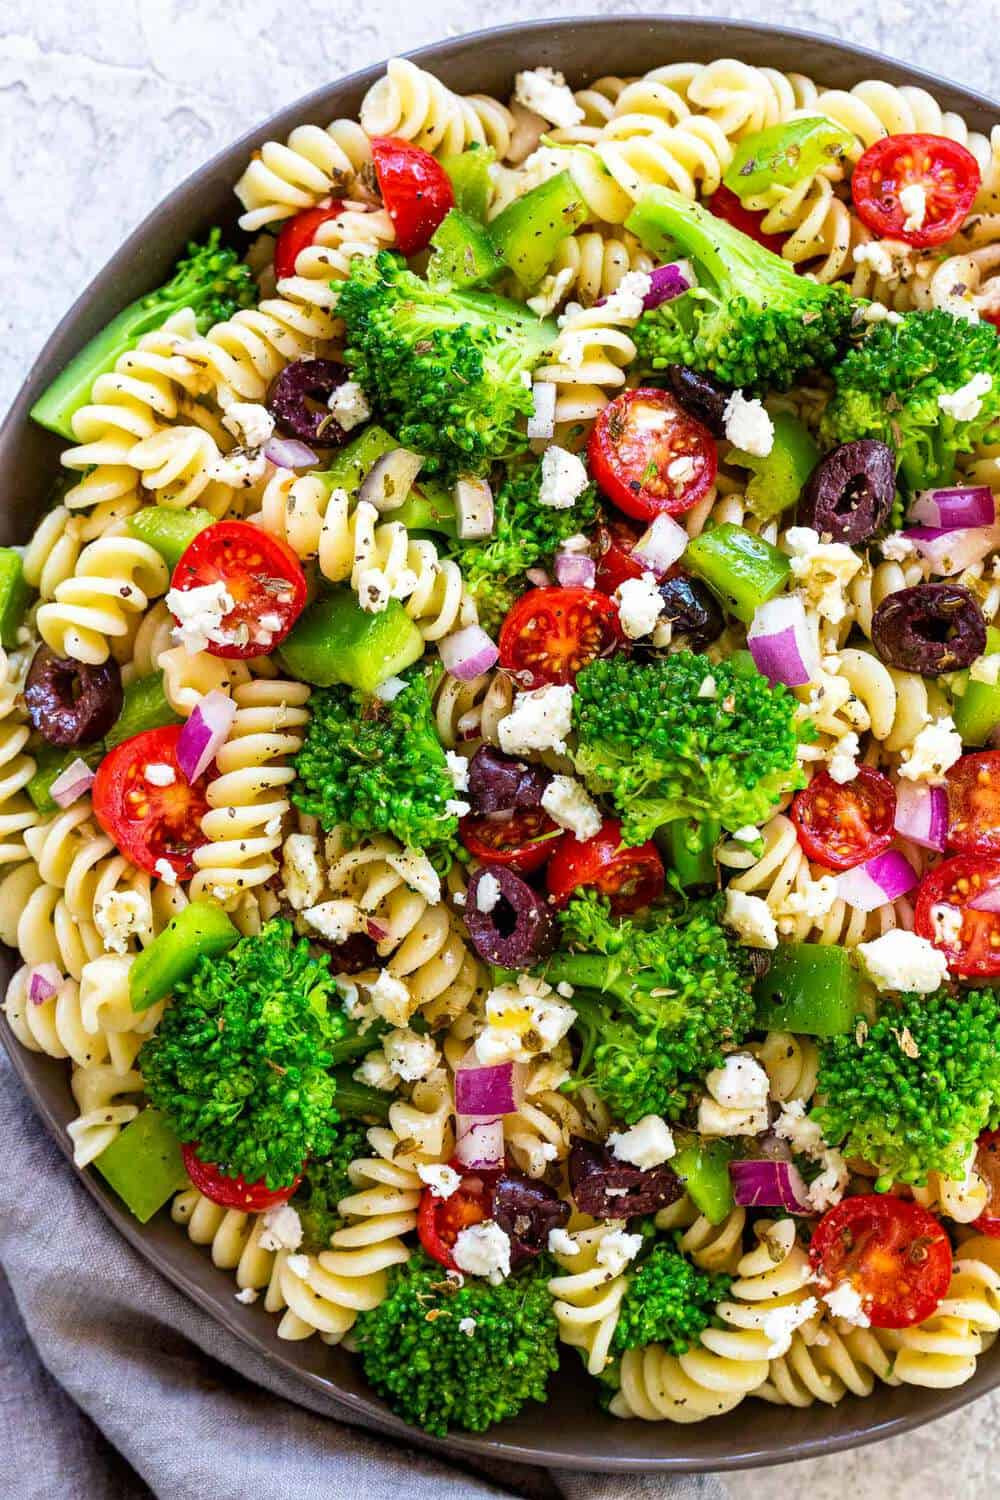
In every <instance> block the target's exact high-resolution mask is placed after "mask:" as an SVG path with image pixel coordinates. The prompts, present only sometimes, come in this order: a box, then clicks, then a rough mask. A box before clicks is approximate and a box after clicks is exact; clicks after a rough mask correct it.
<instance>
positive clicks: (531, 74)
mask: <svg viewBox="0 0 1000 1500" xmlns="http://www.w3.org/2000/svg"><path fill="white" fill-rule="evenodd" d="M514 98H515V99H516V100H517V102H518V104H523V105H524V107H525V109H530V110H531V111H532V113H533V114H536V115H541V117H542V119H543V120H548V122H549V124H550V125H555V126H557V127H558V128H559V129H560V130H568V129H569V127H570V126H571V125H579V124H580V123H581V122H582V121H583V118H584V114H583V110H582V109H581V108H580V106H579V104H577V102H576V100H575V99H574V98H573V91H572V89H571V88H569V86H568V85H567V83H566V79H565V76H564V75H563V74H562V73H560V72H558V71H557V70H556V69H555V68H530V69H526V70H525V71H524V72H523V73H518V74H517V76H516V77H515V79H514Z"/></svg>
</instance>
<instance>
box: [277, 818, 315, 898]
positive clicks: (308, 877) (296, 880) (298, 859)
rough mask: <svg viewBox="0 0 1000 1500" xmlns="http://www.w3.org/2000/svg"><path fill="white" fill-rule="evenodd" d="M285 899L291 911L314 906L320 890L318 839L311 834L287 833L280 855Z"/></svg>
mask: <svg viewBox="0 0 1000 1500" xmlns="http://www.w3.org/2000/svg"><path fill="white" fill-rule="evenodd" d="M281 876H282V880H283V881H284V889H285V900H286V901H287V902H288V904H289V906H290V907H291V908H292V910H293V911H305V909H306V907H307V906H315V905H316V903H317V901H318V900H319V898H320V896H321V895H322V893H323V870H322V867H321V865H320V862H319V840H318V839H316V838H314V837H313V835H312V834H311V833H290V834H289V835H288V837H287V839H286V840H285V847H284V849H283V851H282V858H281Z"/></svg>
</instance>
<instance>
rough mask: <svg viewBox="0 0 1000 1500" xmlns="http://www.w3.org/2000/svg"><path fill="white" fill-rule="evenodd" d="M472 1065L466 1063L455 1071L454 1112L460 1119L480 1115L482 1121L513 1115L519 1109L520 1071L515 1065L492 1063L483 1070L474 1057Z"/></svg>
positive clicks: (473, 1056)
mask: <svg viewBox="0 0 1000 1500" xmlns="http://www.w3.org/2000/svg"><path fill="white" fill-rule="evenodd" d="M468 1055H469V1056H471V1059H472V1061H471V1062H470V1063H469V1064H468V1065H466V1063H465V1062H464V1061H463V1062H462V1063H461V1064H460V1065H459V1067H458V1068H456V1070H455V1109H456V1111H457V1113H458V1114H460V1115H477V1116H479V1117H480V1118H481V1119H489V1120H492V1119H495V1118H496V1116H497V1115H510V1114H513V1113H514V1111H515V1110H516V1109H517V1107H518V1097H517V1096H518V1083H519V1082H520V1080H519V1078H518V1076H517V1069H516V1068H515V1065H514V1063H512V1062H505V1063H493V1064H492V1065H491V1066H489V1067H483V1066H482V1065H481V1064H480V1063H477V1062H476V1061H475V1053H474V1052H471V1053H470V1054H468Z"/></svg>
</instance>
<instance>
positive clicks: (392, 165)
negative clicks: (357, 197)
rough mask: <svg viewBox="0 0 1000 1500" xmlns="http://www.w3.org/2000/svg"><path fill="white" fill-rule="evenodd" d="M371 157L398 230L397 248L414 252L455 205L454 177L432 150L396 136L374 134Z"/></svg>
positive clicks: (389, 213)
mask: <svg viewBox="0 0 1000 1500" xmlns="http://www.w3.org/2000/svg"><path fill="white" fill-rule="evenodd" d="M372 161H373V162H374V164H375V176H376V177H377V178H378V186H379V192H380V193H381V194H382V202H383V203H384V204H385V209H386V213H387V214H388V215H389V218H390V219H391V220H392V224H393V228H394V229H395V231H396V249H397V250H398V251H399V252H400V254H401V255H415V254H416V253H417V251H418V250H423V249H425V248H426V247H427V245H428V244H430V238H431V235H432V234H433V233H434V231H435V229H436V228H437V227H438V225H439V224H440V222H441V220H442V219H443V218H444V216H445V214H446V213H447V212H448V210H449V209H451V208H454V207H455V191H454V189H453V187H452V185H451V178H450V177H449V176H448V173H447V172H446V171H445V169H444V167H442V166H441V164H440V162H438V161H435V159H434V157H433V156H432V155H431V154H430V152H429V151H425V150H424V149H423V147H422V146H415V145H414V144H413V142H412V141H401V140H398V139H397V137H396V136H391V135H376V136H373V137H372Z"/></svg>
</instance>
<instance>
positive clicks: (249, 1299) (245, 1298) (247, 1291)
mask: <svg viewBox="0 0 1000 1500" xmlns="http://www.w3.org/2000/svg"><path fill="white" fill-rule="evenodd" d="M233 1295H234V1296H235V1298H236V1301H237V1302H242V1303H243V1306H244V1307H250V1306H251V1305H252V1303H254V1302H256V1301H257V1298H258V1297H259V1296H260V1293H259V1292H257V1291H254V1289H253V1287H252V1286H245V1287H244V1288H243V1290H242V1291H240V1292H234V1293H233Z"/></svg>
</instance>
